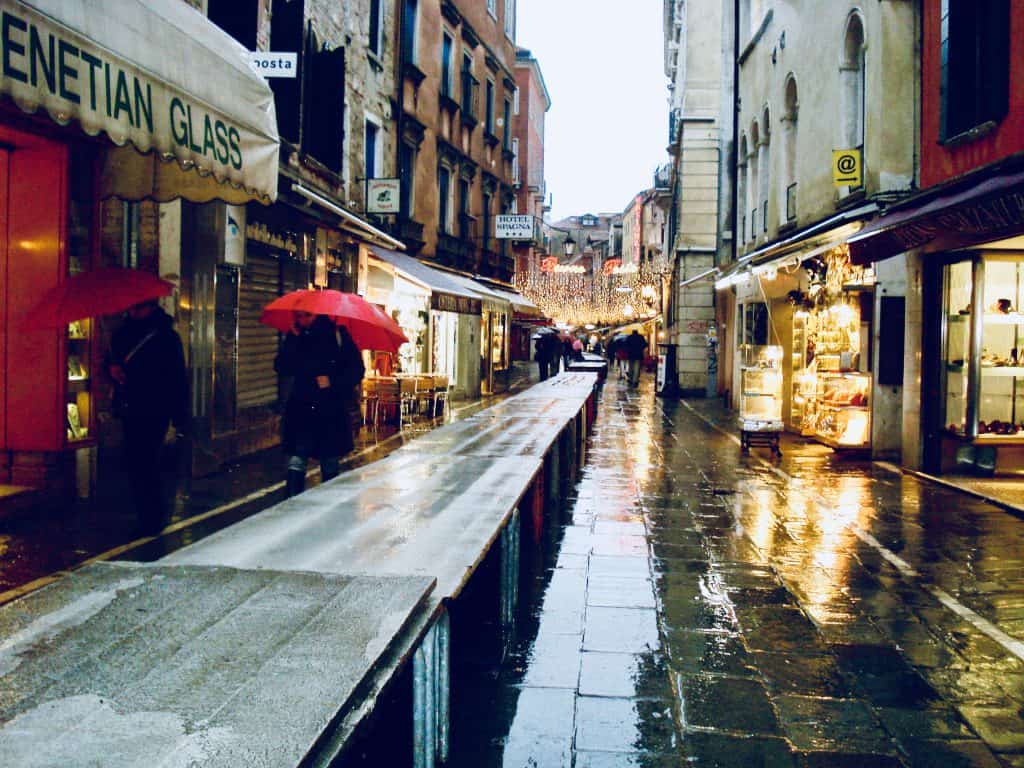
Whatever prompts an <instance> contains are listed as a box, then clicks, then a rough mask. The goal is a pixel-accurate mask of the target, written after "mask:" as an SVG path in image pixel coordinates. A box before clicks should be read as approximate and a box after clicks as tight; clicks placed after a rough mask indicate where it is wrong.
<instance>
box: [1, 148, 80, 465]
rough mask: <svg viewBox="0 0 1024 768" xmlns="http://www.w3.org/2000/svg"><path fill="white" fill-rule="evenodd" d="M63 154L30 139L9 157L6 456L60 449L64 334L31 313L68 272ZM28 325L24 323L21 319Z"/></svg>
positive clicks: (62, 417)
mask: <svg viewBox="0 0 1024 768" xmlns="http://www.w3.org/2000/svg"><path fill="white" fill-rule="evenodd" d="M66 168H67V150H66V148H65V147H64V146H62V145H60V144H57V143H54V142H49V141H45V140H42V139H39V138H37V137H31V138H30V139H29V141H28V143H26V144H24V145H19V144H17V143H16V144H15V148H14V150H13V151H12V152H11V153H10V173H9V174H8V178H9V179H10V184H9V195H8V199H9V205H8V212H9V214H8V251H7V253H8V258H7V281H6V283H7V318H8V324H7V366H6V369H7V370H6V379H7V381H6V384H7V403H6V411H7V448H8V449H9V450H19V451H55V450H60V449H61V448H62V447H63V443H64V420H65V416H64V413H63V410H64V408H63V404H62V392H63V384H64V379H65V377H66V375H67V374H66V371H65V370H64V363H63V350H62V345H63V343H64V341H63V338H64V337H63V334H62V333H59V332H56V333H55V332H54V330H53V329H52V328H40V327H37V326H35V325H34V324H33V323H32V322H31V318H29V317H28V316H29V312H30V310H31V309H32V308H33V307H34V306H35V305H36V304H37V303H38V302H39V300H40V299H41V298H42V296H43V294H44V293H45V292H46V291H47V290H49V289H50V288H52V287H53V286H55V285H57V284H58V282H59V281H60V280H61V278H62V277H63V275H64V273H65V271H66V265H65V262H64V243H65V228H66V209H67V205H66V198H67V191H66V190H67V184H66ZM27 318H28V322H26V319H27Z"/></svg>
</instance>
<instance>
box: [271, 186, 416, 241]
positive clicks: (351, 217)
mask: <svg viewBox="0 0 1024 768" xmlns="http://www.w3.org/2000/svg"><path fill="white" fill-rule="evenodd" d="M291 191H292V192H294V193H295V194H297V195H300V196H301V197H304V198H305V199H306V200H308V201H309V202H311V203H315V204H316V205H319V206H320V207H321V208H323V209H324V210H326V211H329V212H331V213H333V214H334V215H335V216H337V217H338V218H339V219H341V221H340V222H339V226H340V227H341V228H342V229H344V230H346V231H348V232H352V233H353V234H356V235H358V236H359V237H361V238H363V239H364V240H369V241H371V242H374V243H378V244H384V245H386V246H390V247H391V248H398V249H399V250H403V251H404V250H405V244H404V243H402V242H401V241H400V240H396V239H395V238H393V237H392V236H391V235H389V234H388V233H387V232H384V231H383V230H380V229H377V227H375V226H373V225H372V224H371V223H370V222H368V221H366V220H365V219H362V218H360V217H359V216H356V215H355V214H354V213H352V212H351V211H347V210H345V208H344V207H343V206H342V205H341V204H340V203H338V202H336V201H334V200H331V199H330V198H329V197H327V195H326V194H324V193H322V192H317V191H315V190H312V189H309V188H307V187H305V186H303V185H302V184H292V185H291Z"/></svg>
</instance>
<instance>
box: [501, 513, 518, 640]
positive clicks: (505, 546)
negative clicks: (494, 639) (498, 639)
mask: <svg viewBox="0 0 1024 768" xmlns="http://www.w3.org/2000/svg"><path fill="white" fill-rule="evenodd" d="M519 529H520V526H519V510H516V511H515V512H513V513H512V517H511V519H509V521H508V525H506V526H505V528H504V529H503V530H502V532H501V628H502V634H503V635H506V636H510V635H511V631H512V629H513V628H514V627H515V623H516V607H517V606H518V604H519V539H520V531H519Z"/></svg>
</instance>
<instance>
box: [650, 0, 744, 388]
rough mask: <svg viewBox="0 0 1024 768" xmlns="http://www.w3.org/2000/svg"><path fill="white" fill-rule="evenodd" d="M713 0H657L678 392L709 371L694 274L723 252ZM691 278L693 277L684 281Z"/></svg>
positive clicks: (726, 234) (724, 63)
mask: <svg viewBox="0 0 1024 768" xmlns="http://www.w3.org/2000/svg"><path fill="white" fill-rule="evenodd" d="M727 6H731V3H720V2H715V0H665V3H664V20H665V74H666V75H667V76H668V78H669V90H670V112H669V147H668V151H669V154H670V155H671V158H672V160H671V166H672V170H671V177H670V182H669V189H670V195H671V202H670V204H669V216H668V227H667V230H668V232H667V238H666V247H667V248H668V249H669V257H670V259H671V260H672V261H673V264H674V270H673V272H674V279H673V285H672V286H671V301H669V302H668V303H667V304H668V310H669V313H668V314H669V316H668V317H667V318H666V322H665V331H666V337H667V338H666V340H667V342H668V343H671V344H675V345H676V347H677V349H676V367H677V370H676V373H677V375H678V378H679V388H680V390H681V391H682V392H683V394H689V395H703V394H704V393H705V392H706V391H707V390H708V388H709V379H710V378H711V377H714V376H715V371H714V365H715V357H714V355H709V339H712V338H714V337H715V336H716V331H717V329H716V327H715V296H714V286H713V284H712V283H711V282H709V281H707V280H702V279H699V278H700V276H701V275H705V274H707V273H708V272H709V271H710V270H712V269H714V267H715V265H716V263H719V262H722V261H728V260H730V259H731V246H732V238H731V232H730V231H729V228H728V227H723V226H722V222H723V218H724V217H725V216H727V211H728V209H729V202H730V196H729V186H728V180H727V179H728V169H729V165H728V162H727V160H728V157H729V152H730V149H731V124H732V121H731V112H732V105H731V89H730V82H729V81H730V80H731V62H732V53H731V52H732V37H731V35H730V23H731V13H730V11H729V9H728V8H727ZM691 280H694V282H688V281H691Z"/></svg>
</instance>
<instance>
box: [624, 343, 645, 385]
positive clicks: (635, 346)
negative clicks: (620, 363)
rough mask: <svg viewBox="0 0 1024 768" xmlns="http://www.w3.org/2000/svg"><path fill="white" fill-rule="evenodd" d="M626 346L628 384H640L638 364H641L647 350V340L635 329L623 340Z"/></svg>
mask: <svg viewBox="0 0 1024 768" xmlns="http://www.w3.org/2000/svg"><path fill="white" fill-rule="evenodd" d="M623 346H624V347H625V348H626V358H627V359H628V360H629V385H630V386H631V387H637V386H639V385H640V366H641V365H642V364H643V361H644V355H645V354H646V352H647V340H646V339H645V338H644V337H643V336H641V335H640V334H639V333H637V332H636V331H633V332H632V333H631V334H629V336H627V337H626V340H625V341H624V342H623Z"/></svg>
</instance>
